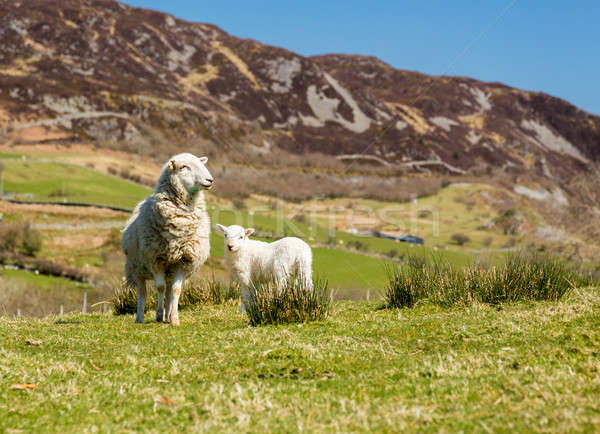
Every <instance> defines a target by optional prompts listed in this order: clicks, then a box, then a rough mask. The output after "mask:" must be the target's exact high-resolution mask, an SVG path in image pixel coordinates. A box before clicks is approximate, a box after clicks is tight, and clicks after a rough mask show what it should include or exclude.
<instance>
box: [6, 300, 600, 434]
mask: <svg viewBox="0 0 600 434" xmlns="http://www.w3.org/2000/svg"><path fill="white" fill-rule="evenodd" d="M599 311H600V292H599V291H598V290H597V289H586V290H578V291H575V292H574V293H573V294H572V295H571V296H569V298H568V299H567V300H565V301H562V302H553V303H549V302H542V303H525V304H516V305H503V306H500V307H494V306H487V305H485V306H484V305H474V306H471V307H469V308H460V309H447V310H446V309H440V308H436V307H433V306H430V305H421V306H418V307H416V308H414V309H404V310H400V311H388V310H378V309H377V305H376V304H374V303H365V302H343V303H336V304H334V307H333V312H332V315H331V317H330V318H329V319H327V320H325V321H322V322H318V323H309V324H303V325H301V326H299V325H295V324H294V325H289V326H278V327H271V326H266V327H259V328H252V327H248V326H247V319H246V317H245V316H243V315H241V314H239V313H237V306H235V305H233V304H228V305H222V306H212V307H200V308H198V309H197V310H195V311H187V312H184V313H183V314H182V326H181V327H180V328H175V327H170V326H165V325H161V324H156V323H147V324H144V325H142V326H140V325H135V324H133V317H132V316H124V317H114V316H112V315H87V316H82V315H74V316H67V317H60V318H57V317H48V318H45V319H43V320H33V319H27V320H26V319H19V320H16V319H8V318H0V342H2V357H1V358H0V414H2V417H1V418H0V431H11V430H24V431H42V430H43V431H46V432H72V431H84V430H99V431H101V432H106V431H121V430H123V429H132V430H151V431H169V432H170V431H173V430H174V429H175V427H177V430H180V431H181V430H183V431H200V430H209V431H254V432H256V431H265V430H267V431H283V432H291V431H298V430H306V431H341V432H349V431H365V430H375V431H387V432H397V431H402V430H406V431H416V430H419V431H430V432H437V431H446V432H457V431H467V432H473V431H482V432H483V431H486V432H489V431H501V432H502V431H507V432H531V431H562V432H565V431H588V432H592V431H596V430H598V429H600V404H599V402H600V399H599V397H600V376H599V375H600V374H599V372H600V365H599V362H598V346H599V345H600V316H599V315H598V312H599ZM147 315H148V317H151V316H152V312H149V313H148V314H147ZM149 319H150V318H148V320H149ZM27 340H30V342H32V341H33V344H34V345H29V344H27ZM36 341H37V342H36ZM38 344H39V345H38ZM24 384H31V385H32V386H29V387H31V388H32V389H31V390H19V389H18V387H26V386H23V385H24Z"/></svg>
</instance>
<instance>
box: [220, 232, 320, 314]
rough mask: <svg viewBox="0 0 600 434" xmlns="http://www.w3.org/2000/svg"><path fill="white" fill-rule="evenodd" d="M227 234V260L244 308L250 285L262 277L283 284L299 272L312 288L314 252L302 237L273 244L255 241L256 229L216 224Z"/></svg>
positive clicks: (247, 300)
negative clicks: (253, 238)
mask: <svg viewBox="0 0 600 434" xmlns="http://www.w3.org/2000/svg"><path fill="white" fill-rule="evenodd" d="M216 227H217V229H218V230H219V231H221V232H223V234H224V235H225V249H224V251H225V263H226V264H227V269H228V270H229V275H230V277H231V280H232V281H233V282H234V283H237V284H239V285H240V287H241V291H242V307H241V311H242V312H243V311H245V310H246V306H247V305H248V302H249V296H250V292H249V287H250V285H251V283H252V281H253V280H255V279H259V278H267V279H273V280H274V281H275V282H276V283H277V285H278V286H279V287H282V286H284V285H286V284H287V283H288V282H289V278H290V276H292V275H294V274H296V275H297V276H298V277H300V278H302V279H304V281H305V282H306V285H307V286H308V287H309V288H311V289H312V251H311V249H310V246H309V245H308V244H306V243H305V242H304V241H302V240H301V239H300V238H295V237H287V238H282V239H280V240H278V241H275V242H273V243H265V242H264V241H258V240H251V239H249V238H248V237H249V236H250V235H252V233H254V229H252V228H248V229H244V228H243V227H241V226H238V225H233V226H228V227H225V226H223V225H219V224H218V225H216Z"/></svg>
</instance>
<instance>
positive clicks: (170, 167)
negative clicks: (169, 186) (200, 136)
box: [169, 160, 176, 172]
mask: <svg viewBox="0 0 600 434" xmlns="http://www.w3.org/2000/svg"><path fill="white" fill-rule="evenodd" d="M175 169H176V166H175V160H171V161H169V172H172V171H174V170H175Z"/></svg>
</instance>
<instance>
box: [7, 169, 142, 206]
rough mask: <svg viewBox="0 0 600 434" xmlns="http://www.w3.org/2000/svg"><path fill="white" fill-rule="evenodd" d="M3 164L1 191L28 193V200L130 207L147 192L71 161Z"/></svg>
mask: <svg viewBox="0 0 600 434" xmlns="http://www.w3.org/2000/svg"><path fill="white" fill-rule="evenodd" d="M4 165H5V175H4V176H5V179H4V189H5V191H6V192H11V193H17V194H20V195H25V194H28V193H31V194H32V195H33V197H32V198H31V200H39V201H55V202H59V201H62V200H63V197H64V198H66V200H67V201H69V202H86V203H93V204H100V205H113V206H119V207H124V208H133V207H135V205H136V204H137V203H138V202H139V201H140V200H141V199H142V198H144V197H145V196H147V195H148V194H150V193H151V190H150V189H149V188H147V187H143V186H140V185H138V184H135V183H133V182H129V181H125V180H122V179H120V178H117V177H113V176H108V175H103V174H101V173H99V172H95V171H94V170H91V169H88V168H86V167H81V166H77V165H73V164H65V163H46V162H32V161H9V160H5V161H4ZM63 191H64V192H65V195H64V196H63V194H62V192H63Z"/></svg>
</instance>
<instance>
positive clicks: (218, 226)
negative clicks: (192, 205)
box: [216, 223, 225, 233]
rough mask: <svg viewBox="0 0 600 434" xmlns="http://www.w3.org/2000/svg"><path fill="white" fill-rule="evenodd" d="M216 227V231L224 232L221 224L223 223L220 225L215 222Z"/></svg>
mask: <svg viewBox="0 0 600 434" xmlns="http://www.w3.org/2000/svg"><path fill="white" fill-rule="evenodd" d="M216 227H217V230H218V231H220V232H223V233H225V226H223V225H220V224H218V223H217V224H216Z"/></svg>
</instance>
